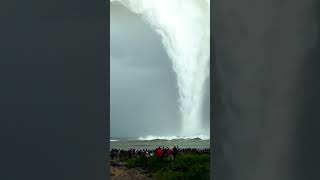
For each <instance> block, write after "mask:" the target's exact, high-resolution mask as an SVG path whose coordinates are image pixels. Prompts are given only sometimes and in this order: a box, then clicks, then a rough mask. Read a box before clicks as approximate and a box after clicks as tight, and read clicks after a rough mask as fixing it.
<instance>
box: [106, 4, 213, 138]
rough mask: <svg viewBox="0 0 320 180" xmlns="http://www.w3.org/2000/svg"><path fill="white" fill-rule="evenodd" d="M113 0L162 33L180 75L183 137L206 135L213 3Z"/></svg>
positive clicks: (178, 77) (173, 63)
mask: <svg viewBox="0 0 320 180" xmlns="http://www.w3.org/2000/svg"><path fill="white" fill-rule="evenodd" d="M110 1H111V2H119V3H121V4H122V5H124V6H125V7H127V8H128V9H129V10H131V11H132V12H134V13H137V14H140V15H141V16H142V17H143V19H144V20H145V21H146V22H148V23H149V24H150V25H151V27H152V28H153V29H154V30H155V31H156V32H157V33H158V34H160V36H161V38H162V43H163V45H164V47H165V49H166V52H167V54H168V56H169V57H170V59H171V61H172V67H173V70H174V71H175V73H176V75H177V86H178V89H179V102H180V112H181V118H182V129H181V134H180V135H181V136H194V135H197V134H203V132H202V131H203V129H202V127H201V122H202V120H201V119H202V117H201V113H202V108H203V107H202V106H203V98H204V94H205V91H206V89H205V82H206V81H207V80H208V77H209V74H210V65H209V64H210V1H209V0H110ZM133 28H134V27H133Z"/></svg>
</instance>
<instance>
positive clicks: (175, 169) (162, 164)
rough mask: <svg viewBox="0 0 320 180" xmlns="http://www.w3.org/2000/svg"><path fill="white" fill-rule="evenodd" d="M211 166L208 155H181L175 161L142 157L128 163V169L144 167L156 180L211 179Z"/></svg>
mask: <svg viewBox="0 0 320 180" xmlns="http://www.w3.org/2000/svg"><path fill="white" fill-rule="evenodd" d="M209 164H210V157H209V155H207V154H179V155H178V156H177V157H176V159H174V160H168V159H158V158H156V157H150V158H146V157H140V158H134V159H129V160H128V161H127V166H128V168H133V167H142V168H145V169H148V170H150V172H151V173H152V175H153V176H154V177H155V178H156V179H168V180H171V179H175V180H180V179H181V180H182V179H183V180H189V179H197V180H207V179H210V166H209Z"/></svg>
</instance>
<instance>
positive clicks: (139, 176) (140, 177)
mask: <svg viewBox="0 0 320 180" xmlns="http://www.w3.org/2000/svg"><path fill="white" fill-rule="evenodd" d="M110 179H111V180H152V179H153V178H152V177H151V175H150V174H148V172H147V171H146V170H143V169H141V168H130V169H128V168H127V167H126V166H125V164H124V163H116V162H110Z"/></svg>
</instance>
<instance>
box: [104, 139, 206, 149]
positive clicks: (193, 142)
mask: <svg viewBox="0 0 320 180" xmlns="http://www.w3.org/2000/svg"><path fill="white" fill-rule="evenodd" d="M159 146H160V147H169V148H172V147H173V146H178V147H179V148H197V149H204V148H209V147H210V139H204V140H202V139H199V138H192V139H189V138H187V139H182V138H181V139H143V138H129V137H111V139H110V149H124V150H128V149H130V148H133V149H146V148H147V149H155V148H156V147H159Z"/></svg>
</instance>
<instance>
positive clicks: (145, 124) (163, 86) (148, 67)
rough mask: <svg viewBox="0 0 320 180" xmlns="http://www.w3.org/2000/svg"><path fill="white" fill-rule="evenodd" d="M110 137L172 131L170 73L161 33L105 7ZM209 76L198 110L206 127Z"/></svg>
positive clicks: (175, 127)
mask: <svg viewBox="0 0 320 180" xmlns="http://www.w3.org/2000/svg"><path fill="white" fill-rule="evenodd" d="M110 10H111V13H110V33H111V34H110V75H111V77H110V117H111V120H110V128H111V130H110V132H111V137H138V136H147V135H155V136H157V135H159V136H160V135H161V136H166V135H177V132H179V130H180V123H181V122H180V114H179V104H178V99H179V96H178V89H177V84H176V75H175V73H174V71H173V69H172V66H171V61H170V59H169V58H168V56H167V54H166V51H165V49H164V47H163V45H162V43H161V38H160V36H159V35H158V34H156V33H155V32H154V31H153V30H152V29H151V28H150V27H149V25H148V24H147V23H145V22H144V21H143V20H142V19H141V18H140V17H139V16H138V15H135V14H133V13H131V12H129V11H128V10H127V9H126V8H124V7H123V6H121V5H119V4H115V3H112V4H111V6H110ZM209 87H210V86H209V81H208V83H207V89H208V91H207V94H206V96H205V97H206V100H205V102H204V103H205V106H204V107H205V108H204V112H203V117H204V119H203V121H204V123H203V124H204V126H206V127H209V126H208V125H209V119H210V118H209V117H210V100H209V98H210V93H209Z"/></svg>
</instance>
